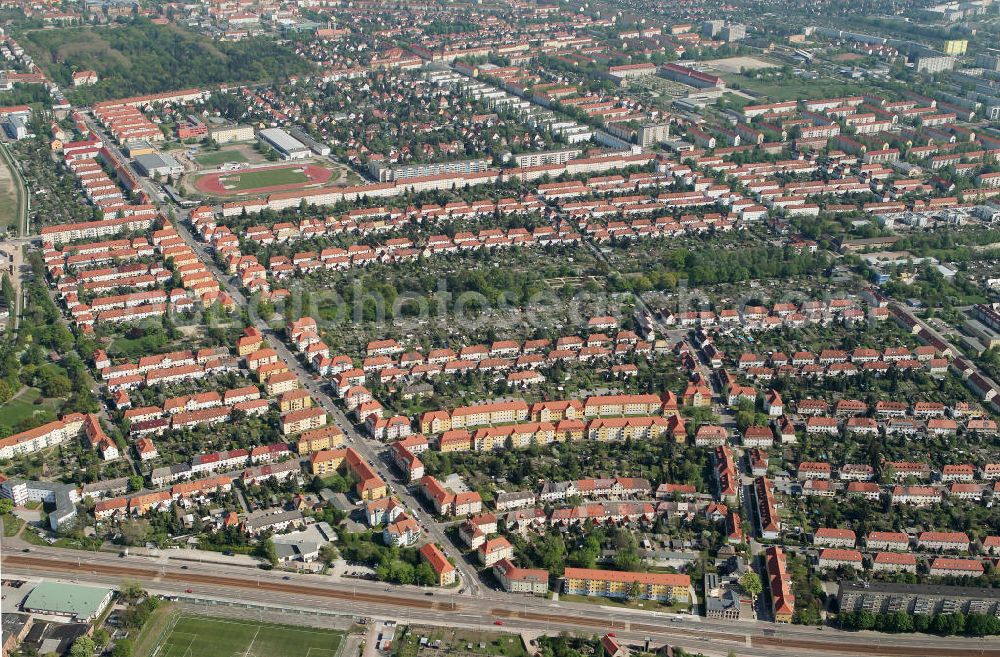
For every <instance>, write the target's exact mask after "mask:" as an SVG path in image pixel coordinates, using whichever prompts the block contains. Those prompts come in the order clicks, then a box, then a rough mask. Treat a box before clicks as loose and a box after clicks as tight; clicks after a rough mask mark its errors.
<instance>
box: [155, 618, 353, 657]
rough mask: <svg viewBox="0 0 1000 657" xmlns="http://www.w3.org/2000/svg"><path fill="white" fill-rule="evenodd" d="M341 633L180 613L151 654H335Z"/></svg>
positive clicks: (296, 656) (261, 656) (184, 656)
mask: <svg viewBox="0 0 1000 657" xmlns="http://www.w3.org/2000/svg"><path fill="white" fill-rule="evenodd" d="M343 637H344V634H343V632H338V631H334V630H323V629H319V628H313V627H297V626H292V625H275V624H272V623H259V622H256V621H252V620H230V619H227V618H207V617H205V616H188V615H180V616H178V617H177V620H176V622H174V623H173V626H171V627H169V628H168V629H167V630H166V631H165V632H164V636H163V639H162V640H161V642H160V645H158V646H157V647H156V648H155V649H154V650H153V653H152V657H336V656H337V654H338V653H337V650H338V648H340V644H341V642H342V641H343Z"/></svg>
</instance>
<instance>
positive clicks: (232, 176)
mask: <svg viewBox="0 0 1000 657" xmlns="http://www.w3.org/2000/svg"><path fill="white" fill-rule="evenodd" d="M332 176H333V171H331V170H330V169H328V168H326V167H321V166H318V165H316V164H305V163H303V164H279V165H275V166H269V167H262V168H258V169H241V170H239V171H220V172H217V173H206V174H205V175H203V176H200V177H198V179H197V180H196V181H195V183H194V186H195V188H196V189H197V190H198V191H200V192H202V193H204V194H210V195H212V196H237V195H240V194H252V193H265V192H278V191H286V190H290V189H302V188H303V187H304V186H306V185H314V186H318V185H324V184H326V183H327V182H329V181H330V178H331V177H332Z"/></svg>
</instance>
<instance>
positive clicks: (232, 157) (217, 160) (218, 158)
mask: <svg viewBox="0 0 1000 657" xmlns="http://www.w3.org/2000/svg"><path fill="white" fill-rule="evenodd" d="M194 159H195V161H196V162H197V163H198V164H200V165H202V166H203V167H217V166H220V165H223V164H229V163H230V162H240V163H243V162H249V161H250V160H248V159H247V158H246V156H245V155H244V154H243V153H240V152H239V151H209V152H207V153H202V154H201V155H196V156H195V158H194Z"/></svg>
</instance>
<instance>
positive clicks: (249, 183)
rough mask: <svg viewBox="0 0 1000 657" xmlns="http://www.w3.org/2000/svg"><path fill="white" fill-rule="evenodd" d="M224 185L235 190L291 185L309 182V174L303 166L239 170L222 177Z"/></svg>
mask: <svg viewBox="0 0 1000 657" xmlns="http://www.w3.org/2000/svg"><path fill="white" fill-rule="evenodd" d="M220 181H221V182H222V184H223V186H225V187H226V188H227V189H232V190H234V191H238V192H241V191H244V190H247V189H258V188H260V187H273V186H275V185H291V184H293V183H305V182H309V176H308V175H306V172H305V171H303V170H302V167H294V166H291V167H283V168H276V169H260V170H258V171H253V170H250V171H237V172H234V173H231V174H228V175H225V176H222V177H221V178H220Z"/></svg>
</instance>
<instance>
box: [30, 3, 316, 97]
mask: <svg viewBox="0 0 1000 657" xmlns="http://www.w3.org/2000/svg"><path fill="white" fill-rule="evenodd" d="M23 45H24V47H25V48H26V49H27V50H28V52H30V53H31V56H32V57H33V58H34V60H35V62H36V63H37V64H38V65H39V66H41V67H42V69H43V70H45V71H46V72H47V73H48V74H49V76H50V77H51V78H52V79H53V80H55V81H56V82H57V83H58V84H59V85H60V86H61V87H63V88H65V89H72V91H70V92H69V95H70V99H71V100H72V101H73V103H74V104H76V105H86V104H89V103H93V102H95V101H99V100H104V99H107V98H122V97H125V96H138V95H144V94H152V93H159V92H162V91H170V90H176V89H183V88H185V87H207V86H212V85H216V84H221V83H229V84H233V83H236V82H252V81H270V80H282V79H284V78H287V77H288V76H290V75H301V74H304V73H308V72H309V70H310V65H309V64H308V63H307V62H306V61H305V60H304V59H301V58H300V57H298V56H297V55H296V54H295V53H294V52H292V51H291V50H289V49H288V48H286V47H284V46H282V45H279V44H277V43H275V42H274V41H271V40H268V39H265V38H254V39H247V40H245V41H241V42H239V43H213V42H211V41H209V40H207V39H205V38H204V37H201V36H199V35H197V34H194V33H193V32H189V31H187V30H185V29H183V28H180V27H177V26H175V25H156V24H154V23H151V22H149V21H148V20H145V19H136V20H134V21H131V22H129V23H126V24H121V25H116V26H114V27H104V28H93V27H82V28H78V29H65V30H35V31H33V32H29V33H27V34H26V35H24V38H23ZM82 70H93V71H96V72H97V75H98V77H99V79H100V81H99V82H98V83H97V84H95V85H92V86H87V87H76V88H73V86H72V81H71V77H72V74H73V71H82Z"/></svg>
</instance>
